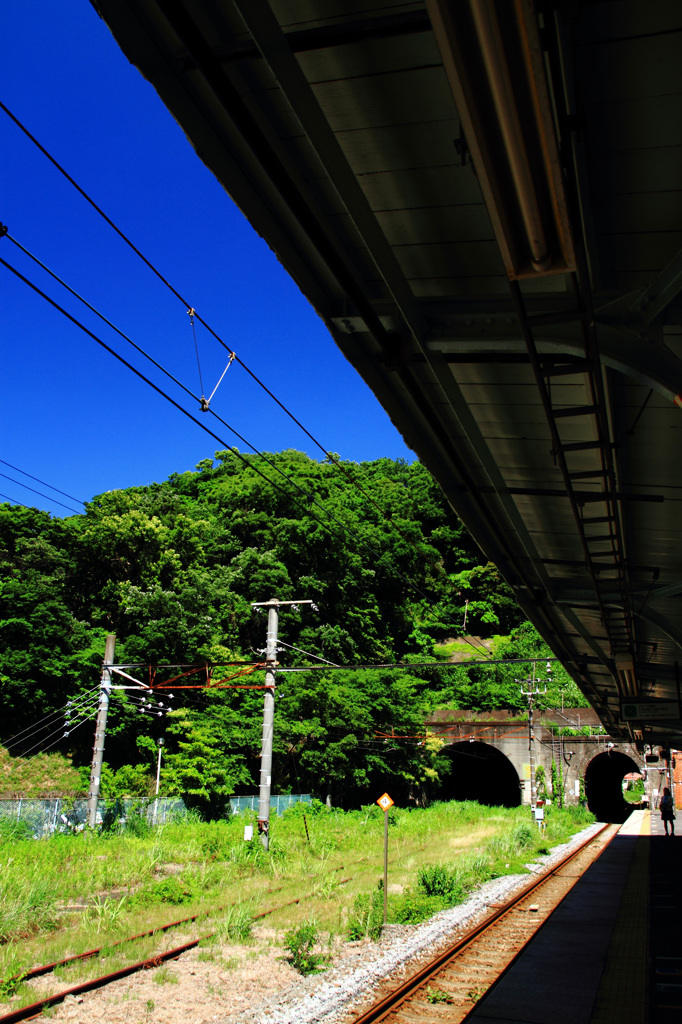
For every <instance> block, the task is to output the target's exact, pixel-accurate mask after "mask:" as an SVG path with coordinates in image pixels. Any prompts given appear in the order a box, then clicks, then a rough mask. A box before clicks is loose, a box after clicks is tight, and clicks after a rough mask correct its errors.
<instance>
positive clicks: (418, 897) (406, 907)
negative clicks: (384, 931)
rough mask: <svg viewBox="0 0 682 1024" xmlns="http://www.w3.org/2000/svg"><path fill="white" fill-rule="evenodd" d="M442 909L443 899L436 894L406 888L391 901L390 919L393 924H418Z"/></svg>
mask: <svg viewBox="0 0 682 1024" xmlns="http://www.w3.org/2000/svg"><path fill="white" fill-rule="evenodd" d="M442 909H443V900H442V899H440V898H439V897H438V896H427V895H426V893H424V892H413V891H412V890H410V889H408V890H406V892H404V893H403V894H402V896H400V897H399V898H398V899H397V900H395V901H393V900H392V901H391V914H390V919H391V922H392V923H395V924H420V922H421V921H426V920H427V919H428V918H429V917H432V916H433V915H434V914H437V913H438V911H439V910H442Z"/></svg>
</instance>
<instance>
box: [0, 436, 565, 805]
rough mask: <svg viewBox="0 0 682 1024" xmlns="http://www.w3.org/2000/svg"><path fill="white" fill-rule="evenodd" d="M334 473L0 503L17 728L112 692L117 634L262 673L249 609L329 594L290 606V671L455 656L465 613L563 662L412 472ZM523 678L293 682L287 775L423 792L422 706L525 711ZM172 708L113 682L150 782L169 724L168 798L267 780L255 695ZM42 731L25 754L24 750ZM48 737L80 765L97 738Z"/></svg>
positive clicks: (279, 745)
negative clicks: (53, 504)
mask: <svg viewBox="0 0 682 1024" xmlns="http://www.w3.org/2000/svg"><path fill="white" fill-rule="evenodd" d="M336 461H337V460H336V458H335V457H333V458H330V459H327V460H326V461H325V462H316V461H314V460H312V459H310V458H308V457H307V456H306V455H304V454H302V453H300V452H296V451H285V452H281V453H279V454H273V455H268V456H267V461H265V460H261V459H258V460H256V459H254V460H252V461H249V460H247V459H245V458H244V457H243V456H241V455H240V454H239V453H238V452H237V451H236V450H226V451H221V452H217V453H216V458H215V460H214V459H204V460H203V461H202V462H201V463H199V465H198V466H197V471H196V472H187V473H182V474H174V475H173V476H171V477H170V479H169V480H167V481H166V482H165V483H162V484H151V485H150V486H148V487H137V488H129V489H127V490H125V491H112V492H108V493H106V494H103V495H100V496H98V497H97V498H96V499H94V500H93V501H92V502H91V503H89V505H88V506H87V507H86V513H85V515H82V516H73V517H70V518H65V519H53V518H52V517H51V516H50V515H48V514H47V513H44V512H40V511H38V510H35V509H26V508H23V507H11V506H8V505H0V561H1V562H2V582H1V583H0V694H1V697H2V704H3V710H4V712H5V714H4V722H5V725H4V729H3V734H4V737H6V738H10V737H12V736H17V735H18V734H19V732H20V730H22V729H25V728H27V727H30V725H31V723H33V722H35V721H36V720H38V719H41V718H42V717H43V716H44V715H46V714H49V713H52V712H57V711H58V710H59V709H60V708H61V707H63V705H64V703H65V701H66V700H67V699H74V698H76V699H78V698H79V697H81V698H82V697H83V696H84V695H85V694H86V693H87V692H88V691H91V690H92V689H93V687H96V686H97V683H98V677H99V669H100V666H101V661H102V655H103V650H104V638H105V636H106V634H107V633H115V634H116V637H117V649H116V661H117V662H119V663H120V662H123V661H125V662H127V663H130V662H141V663H145V664H147V663H151V664H157V663H170V664H182V663H187V662H189V663H198V662H210V663H225V662H230V661H235V660H244V661H248V662H253V661H257V660H262V655H261V654H260V653H258V652H260V651H262V649H263V645H264V639H265V620H264V618H263V617H262V616H259V615H258V614H257V612H256V610H254V609H253V608H252V605H251V602H253V601H264V600H268V599H269V598H271V597H277V598H279V599H281V600H290V599H294V598H301V599H303V598H306V599H310V600H312V601H314V602H315V607H316V610H315V611H312V610H311V609H310V608H309V607H308V606H300V607H297V608H296V607H294V608H288V609H287V610H286V613H284V614H283V615H282V620H281V632H280V636H281V639H282V642H283V645H284V646H283V647H282V654H281V655H280V659H281V662H282V663H283V664H286V665H289V666H292V667H293V666H303V665H312V664H316V665H318V666H320V665H322V664H323V663H324V662H325V661H326V662H328V663H333V664H337V665H339V664H340V665H357V664H359V665H362V664H367V663H370V664H377V663H384V662H387V663H393V662H396V661H408V662H410V661H411V662H414V663H418V662H420V661H422V660H433V658H434V656H437V655H438V653H439V652H440V654H441V656H442V657H447V653H448V647H447V644H448V643H452V642H453V641H455V640H456V638H458V637H459V636H460V635H461V633H462V626H463V620H464V615H465V612H466V632H467V633H468V634H473V635H474V636H483V637H486V638H489V637H492V636H496V637H497V639H496V641H495V652H496V655H501V656H505V657H507V656H508V657H515V656H516V657H524V656H525V657H545V656H546V655H547V654H548V653H549V652H548V651H547V648H546V647H545V646H544V644H543V643H542V641H541V640H540V638H539V637H538V636H537V634H536V633H535V631H534V630H533V629H532V627H531V626H530V625H529V624H528V623H527V622H525V621H524V619H523V617H522V616H521V614H520V613H519V610H518V608H517V607H516V605H515V603H514V600H513V597H512V594H511V591H510V590H509V588H508V587H507V586H506V585H505V583H504V582H503V580H502V579H501V577H500V576H499V573H498V572H497V570H496V569H495V567H494V566H492V565H490V564H487V563H486V562H485V561H484V560H483V559H482V557H481V555H480V552H479V551H478V549H477V548H476V546H475V545H474V544H473V542H472V540H471V539H470V537H469V536H468V534H467V533H466V531H465V530H464V528H463V527H462V524H461V523H460V522H459V521H458V519H457V518H456V516H454V515H453V513H452V511H451V510H450V509H449V507H448V505H447V503H446V502H445V500H444V498H443V495H442V493H441V492H440V490H439V488H438V487H437V485H436V484H434V482H433V480H432V479H431V477H430V476H429V474H428V473H427V472H426V470H425V469H424V468H423V467H422V466H421V465H420V464H419V463H415V464H413V465H410V464H407V463H405V462H402V461H397V462H394V461H391V460H389V459H380V460H377V461H376V462H371V463H362V464H357V463H341V465H340V466H339V465H337V464H336ZM443 645H444V646H443ZM456 646H458V645H456ZM465 646H466V645H465ZM467 650H469V658H471V657H474V658H475V657H476V651H475V649H474V648H473V647H471V646H469V647H467ZM254 652H255V653H254ZM311 655H312V656H314V657H311ZM462 657H463V656H462V655H459V658H460V661H461V660H462ZM315 658H316V659H321V661H320V660H317V661H315ZM222 671H223V674H229V672H234V669H231V670H228V669H224V670H222ZM525 673H526V669H525V668H524V666H516V667H506V666H503V667H494V668H493V667H492V666H485V665H479V664H473V665H466V664H460V665H458V666H457V667H455V668H453V667H448V668H447V669H445V670H440V669H439V670H435V669H422V668H417V667H415V668H414V669H413V670H412V671H411V672H410V673H409V674H408V673H407V672H405V671H403V670H389V669H384V670H381V671H378V670H372V671H369V670H362V669H360V668H358V669H355V670H353V671H347V672H332V671H327V672H315V673H313V672H310V673H300V674H299V673H296V674H293V673H292V674H291V675H288V676H284V675H281V676H280V683H281V688H280V691H279V695H278V702H277V730H276V742H275V772H276V776H275V778H276V784H277V785H279V787H280V788H282V789H286V788H289V789H298V788H299V787H300V788H302V789H304V790H307V789H313V790H314V791H315V792H316V793H319V794H321V795H324V796H328V797H329V798H330V799H333V800H335V801H339V802H341V801H346V802H348V801H353V800H355V799H357V798H359V794H362V793H363V791H364V792H366V791H368V789H370V788H371V789H373V788H376V787H380V786H382V785H384V784H385V780H386V779H389V778H390V779H392V780H401V782H400V784H401V785H403V786H404V787H405V789H406V790H407V789H411V790H412V791H416V790H418V789H420V787H422V786H424V785H425V784H426V783H428V782H429V780H432V781H434V780H435V779H436V778H437V770H438V764H437V751H434V750H433V749H432V746H430V745H429V744H427V743H424V738H423V736H421V731H423V721H424V715H425V714H426V713H427V712H428V711H430V710H432V709H433V708H434V707H443V706H454V707H472V708H478V709H487V708H493V707H518V706H521V699H520V694H519V687H518V683H517V681H516V680H517V679H518V677H519V674H521V675H525ZM167 674H168V673H167ZM192 678H193V677H192ZM213 678H214V681H218V680H219V679H220V672H217V673H216V674H215V675H214V677H213ZM249 679H250V681H251V682H252V683H254V684H255V685H258V684H259V683H262V675H260V676H258V675H257V674H254V675H252V676H250V677H249ZM249 679H247V680H246V682H248V681H249ZM189 681H191V679H190V680H189ZM186 682H187V681H186ZM237 682H239V680H237ZM242 682H243V680H242ZM552 686H553V687H554V691H555V694H556V697H557V699H558V696H559V694H561V697H562V699H563V700H564V702H565V703H566V704H571V703H575V702H576V701H579V702H582V701H581V699H580V695H579V694H578V692H577V690H576V689H575V687H574V685H573V684H572V683H571V681H570V680H569V679H568V677H567V676H566V674H565V673H564V672H563V670H560V669H559V670H558V672H556V673H555V675H554V679H553V682H552ZM553 695H554V694H553V693H552V692H551V691H550V694H549V695H548V699H551V696H553ZM175 707H176V710H175V711H174V712H173V713H172V714H171V715H169V716H168V718H167V719H164V720H160V719H158V718H149V717H146V716H144V715H143V714H141V713H140V708H139V705H138V704H137V703H136V702H135V700H134V699H133V697H132V695H126V694H125V693H124V692H123V691H117V692H116V693H115V695H114V698H113V700H112V709H111V714H110V722H109V729H108V734H107V747H106V756H107V760H108V762H109V764H110V766H111V767H112V768H114V769H121V768H122V767H123V766H126V771H127V772H128V774H130V772H131V770H132V769H134V771H133V774H132V775H130V777H131V779H132V778H133V775H134V776H135V779H136V780H137V783H136V785H138V788H139V787H140V786H143V781H141V780H143V776H144V772H145V771H147V772H149V773H151V774H152V775H153V769H154V767H155V757H156V740H157V738H158V737H159V735H160V731H161V730H162V729H165V737H166V747H165V750H166V754H167V756H166V757H165V763H164V772H163V785H164V788H165V790H166V791H167V792H176V793H182V794H184V795H185V796H186V797H187V798H189V800H190V802H192V801H193V802H194V803H195V804H196V805H197V806H200V807H203V808H204V809H210V808H211V807H214V806H215V804H216V801H217V802H218V803H220V801H221V799H224V798H225V797H226V796H227V795H229V794H230V793H232V792H234V791H235V790H237V791H239V790H245V789H246V790H248V789H252V788H253V786H254V783H255V780H256V779H257V768H258V756H259V752H260V729H261V714H262V691H259V690H246V689H237V690H230V689H221V690H213V691H206V690H191V691H178V693H177V694H176V698H175ZM55 721H57V719H55ZM46 735H48V734H46V733H43V734H40V735H39V736H38V737H37V740H38V741H39V742H40V743H42V742H43V740H45V737H46ZM50 735H51V734H50ZM33 736H34V734H33V733H31V732H29V733H28V739H27V740H26V741H22V742H20V743H18V745H17V746H16V747H14V748H12V750H13V752H14V753H26V752H28V751H29V748H30V746H31V743H32V742H36V740H35V739H33ZM391 737H393V738H391ZM50 743H52V744H56V746H57V748H58V749H61V750H62V751H64V752H68V753H70V754H71V755H72V756H73V758H74V763H76V764H87V762H88V760H89V757H90V752H91V744H92V736H91V729H90V727H89V726H87V727H84V728H81V729H73V730H72V731H71V735H69V736H68V737H63V736H62V737H60V736H59V735H58V736H57V740H56V741H55V740H54V739H52V740H50ZM43 745H47V743H45V744H43ZM131 766H132V768H131ZM145 766H146V767H145ZM147 777H148V776H147ZM397 784H398V783H397V782H395V781H394V782H392V786H393V789H395V788H396V785H397ZM130 785H132V782H131V783H130Z"/></svg>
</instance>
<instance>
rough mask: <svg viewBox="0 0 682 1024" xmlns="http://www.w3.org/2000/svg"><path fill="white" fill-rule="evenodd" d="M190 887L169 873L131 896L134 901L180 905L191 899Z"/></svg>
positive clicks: (192, 895) (192, 894)
mask: <svg viewBox="0 0 682 1024" xmlns="http://www.w3.org/2000/svg"><path fill="white" fill-rule="evenodd" d="M193 897H194V893H193V892H192V887H191V886H190V885H188V884H187V883H186V882H185V881H183V880H182V879H181V878H179V877H178V876H177V875H169V876H168V878H162V879H160V880H159V881H158V882H154V884H153V885H150V886H148V887H147V888H145V889H143V890H142V891H141V892H139V893H138V894H137V895H136V896H134V897H133V899H132V901H133V902H135V903H171V904H172V905H173V906H180V904H182V903H189V902H190V900H191V899H193Z"/></svg>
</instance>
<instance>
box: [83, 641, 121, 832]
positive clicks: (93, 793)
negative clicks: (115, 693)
mask: <svg viewBox="0 0 682 1024" xmlns="http://www.w3.org/2000/svg"><path fill="white" fill-rule="evenodd" d="M115 647H116V637H115V636H114V634H113V633H109V635H108V636H107V642H106V647H105V649H104V664H103V666H102V681H101V683H100V690H99V707H98V708H97V724H96V726H95V745H94V747H93V749H92V771H91V772H90V790H89V792H88V825H89V826H90V828H94V827H95V825H96V824H97V803H98V801H99V787H100V780H101V776H102V761H103V759H104V737H105V735H106V731H107V715H108V713H109V696H110V694H111V671H110V666H111V665H113V662H114V649H115Z"/></svg>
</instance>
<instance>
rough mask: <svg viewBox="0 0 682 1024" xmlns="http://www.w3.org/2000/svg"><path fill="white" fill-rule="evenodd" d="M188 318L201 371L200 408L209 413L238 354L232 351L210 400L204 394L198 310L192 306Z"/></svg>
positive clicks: (198, 367) (188, 311)
mask: <svg viewBox="0 0 682 1024" xmlns="http://www.w3.org/2000/svg"><path fill="white" fill-rule="evenodd" d="M187 316H188V317H189V322H190V323H191V325H192V334H193V335H194V351H195V352H196V355H197V369H198V370H199V386H200V387H201V400H200V402H199V408H200V409H201V411H202V412H208V410H209V406H210V404H211V400H212V398H213V396H214V395H215V393H216V391H217V390H218V388H219V387H220V385H221V384H222V381H223V377H224V376H225V374H226V373H227V371H228V370H229V369H230V367H231V366H232V363H233V362H234V360H235V358H236V355H237V353H236V352H233V351H230V358H229V359H228V360H227V366H226V367H225V369H224V370H223V372H222V373H221V375H220V380H219V381H218V383H217V384H216V386H215V387H214V388H213V391H212V392H211V394H210V395H209V396H208V398H206V396H205V394H204V381H203V379H202V376H201V363H200V361H199V345H198V342H197V331H196V327H195V326H194V317H195V316H196V310H195V308H194V306H190V308H189V309H188V310H187Z"/></svg>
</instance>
